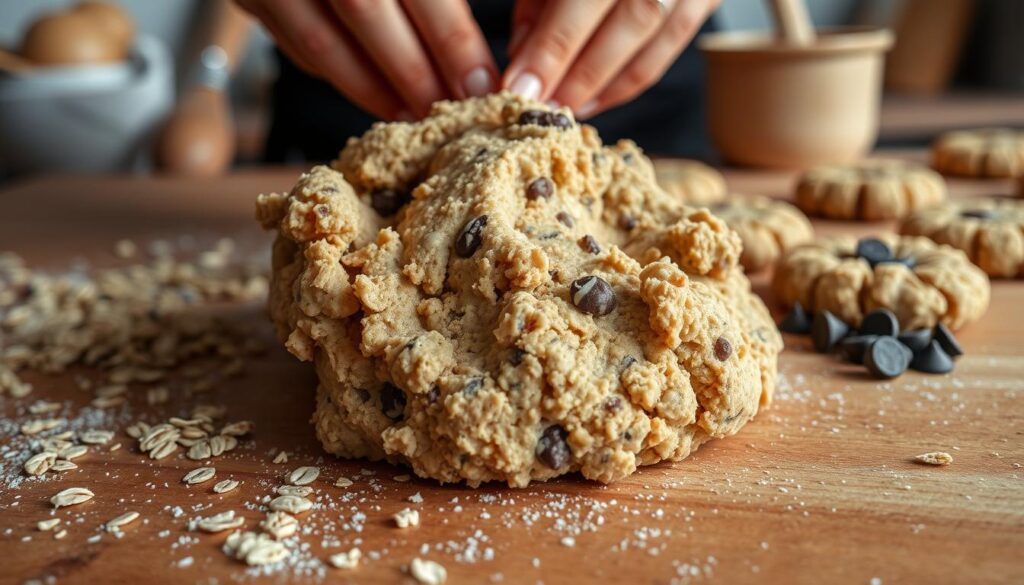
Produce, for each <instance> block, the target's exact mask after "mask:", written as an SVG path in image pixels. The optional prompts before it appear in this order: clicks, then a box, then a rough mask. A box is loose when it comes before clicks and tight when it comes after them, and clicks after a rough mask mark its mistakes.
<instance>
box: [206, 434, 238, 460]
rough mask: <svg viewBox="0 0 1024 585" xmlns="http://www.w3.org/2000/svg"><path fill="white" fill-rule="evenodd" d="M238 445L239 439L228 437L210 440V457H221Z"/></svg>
mask: <svg viewBox="0 0 1024 585" xmlns="http://www.w3.org/2000/svg"><path fill="white" fill-rule="evenodd" d="M235 445H238V439H236V438H234V437H232V436H230V435H228V436H224V435H217V436H215V437H211V438H210V455H211V456H213V457H220V456H221V455H222V454H223V453H224V452H225V451H230V450H231V449H233V448H234V446H235Z"/></svg>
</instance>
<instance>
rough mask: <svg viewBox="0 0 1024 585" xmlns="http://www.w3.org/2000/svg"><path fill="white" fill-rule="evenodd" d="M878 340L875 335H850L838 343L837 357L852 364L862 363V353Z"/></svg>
mask: <svg viewBox="0 0 1024 585" xmlns="http://www.w3.org/2000/svg"><path fill="white" fill-rule="evenodd" d="M876 339H878V336H877V335H851V336H849V337H844V338H843V339H842V341H840V342H839V345H838V347H839V355H840V356H841V357H842V358H843V359H845V360H846V361H848V362H850V363H854V364H863V363H864V353H865V352H866V351H867V350H868V346H869V345H871V344H872V343H874V342H875V340H876Z"/></svg>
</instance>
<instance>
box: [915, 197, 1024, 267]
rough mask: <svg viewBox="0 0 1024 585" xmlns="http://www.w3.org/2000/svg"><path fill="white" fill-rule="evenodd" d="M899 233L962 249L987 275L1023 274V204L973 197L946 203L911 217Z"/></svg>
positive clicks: (1008, 200)
mask: <svg viewBox="0 0 1024 585" xmlns="http://www.w3.org/2000/svg"><path fill="white" fill-rule="evenodd" d="M900 231H901V232H902V233H904V234H907V235H914V236H926V237H928V238H931V239H932V240H935V241H936V242H939V243H941V244H948V245H950V246H953V247H954V248H958V249H960V250H963V251H964V253H965V254H967V256H968V257H969V258H970V259H971V262H974V263H975V264H977V265H978V266H980V267H981V269H982V270H984V271H985V272H986V273H987V274H988V275H990V276H997V277H1004V278H1014V277H1019V276H1021V274H1022V273H1024V201H1021V200H1019V199H994V198H977V199H963V200H959V201H950V202H949V203H947V204H945V205H941V206H939V207H935V208H932V209H926V210H923V211H919V212H917V213H914V214H912V215H911V216H910V217H908V218H907V219H906V220H904V222H903V225H902V226H901V228H900Z"/></svg>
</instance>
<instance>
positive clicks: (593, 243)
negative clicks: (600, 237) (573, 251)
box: [577, 234, 601, 254]
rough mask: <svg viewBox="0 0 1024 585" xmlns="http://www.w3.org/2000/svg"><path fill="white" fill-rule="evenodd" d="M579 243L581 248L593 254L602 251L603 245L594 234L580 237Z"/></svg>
mask: <svg viewBox="0 0 1024 585" xmlns="http://www.w3.org/2000/svg"><path fill="white" fill-rule="evenodd" d="M577 243H578V244H579V245H580V248H583V249H584V250H586V251H587V252H590V253H591V254H600V253H601V246H600V245H599V244H598V243H597V240H595V239H594V236H591V235H590V234H587V235H585V236H583V237H582V238H580V239H579V241H578V242H577Z"/></svg>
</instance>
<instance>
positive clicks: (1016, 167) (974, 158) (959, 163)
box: [932, 128, 1024, 178]
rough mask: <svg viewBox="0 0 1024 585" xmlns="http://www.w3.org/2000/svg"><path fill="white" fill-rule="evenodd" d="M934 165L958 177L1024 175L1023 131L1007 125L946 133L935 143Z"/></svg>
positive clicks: (933, 149) (941, 171)
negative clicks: (1006, 126) (1004, 126)
mask: <svg viewBox="0 0 1024 585" xmlns="http://www.w3.org/2000/svg"><path fill="white" fill-rule="evenodd" d="M932 166H934V167H935V170H937V171H939V172H940V173H942V174H944V175H954V176H958V177H991V178H1007V177H1016V176H1018V175H1024V132H1022V131H1019V130H1010V129H1008V128H987V129H982V130H957V131H955V132H947V133H946V134H943V135H942V136H940V137H939V138H938V139H937V140H936V141H935V144H933V145H932Z"/></svg>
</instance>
